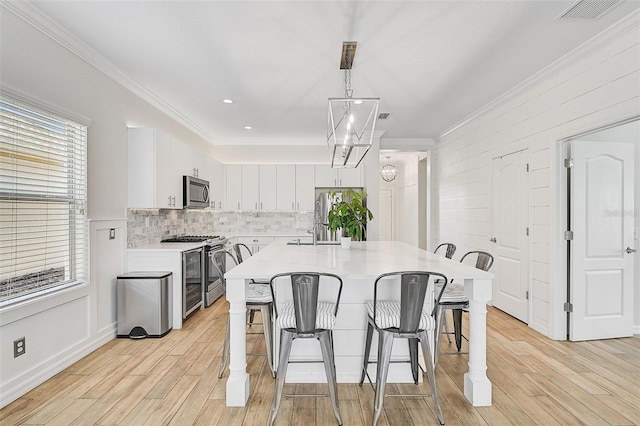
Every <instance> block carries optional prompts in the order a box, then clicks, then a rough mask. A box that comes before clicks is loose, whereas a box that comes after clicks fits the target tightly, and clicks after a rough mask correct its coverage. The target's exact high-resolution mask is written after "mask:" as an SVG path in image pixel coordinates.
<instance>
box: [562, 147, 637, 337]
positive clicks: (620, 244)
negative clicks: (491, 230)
mask: <svg viewBox="0 0 640 426" xmlns="http://www.w3.org/2000/svg"><path fill="white" fill-rule="evenodd" d="M633 150H634V146H633V145H632V144H625V143H611V142H592V141H588V142H587V141H571V145H570V153H571V154H570V155H571V157H572V158H573V162H574V164H573V167H571V169H570V176H571V180H570V190H569V191H570V206H571V207H570V226H571V230H572V231H573V240H572V241H571V243H570V249H569V250H570V272H569V273H570V301H571V303H572V305H573V306H572V308H573V312H571V313H570V315H569V319H570V322H569V338H570V339H571V340H592V339H606V338H614V337H624V336H631V335H632V334H633V272H634V271H633V260H634V258H633V256H634V254H633V253H632V251H633V249H634V247H633V220H634V218H633V209H634V204H633V191H634V160H633V159H634V151H633ZM635 248H637V247H635Z"/></svg>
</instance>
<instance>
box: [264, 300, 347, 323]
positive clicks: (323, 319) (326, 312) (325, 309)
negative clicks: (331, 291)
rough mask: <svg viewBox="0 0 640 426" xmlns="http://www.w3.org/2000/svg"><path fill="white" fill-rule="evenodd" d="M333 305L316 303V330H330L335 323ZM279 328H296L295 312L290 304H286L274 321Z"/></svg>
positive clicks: (334, 306) (334, 308)
mask: <svg viewBox="0 0 640 426" xmlns="http://www.w3.org/2000/svg"><path fill="white" fill-rule="evenodd" d="M335 311H336V305H335V303H323V302H320V303H318V310H317V312H316V329H318V330H320V329H325V330H332V329H333V326H334V324H335V323H336V316H335V315H334V312H335ZM276 322H277V324H278V327H279V328H296V310H295V306H294V304H293V303H292V302H288V303H286V304H285V305H284V307H283V308H282V309H281V310H280V312H279V315H278V319H277V320H276Z"/></svg>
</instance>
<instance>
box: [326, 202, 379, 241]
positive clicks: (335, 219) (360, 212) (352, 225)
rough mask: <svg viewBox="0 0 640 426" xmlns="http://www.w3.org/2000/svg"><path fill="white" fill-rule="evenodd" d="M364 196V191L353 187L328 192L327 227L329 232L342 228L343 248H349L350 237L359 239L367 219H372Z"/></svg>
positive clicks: (363, 232)
mask: <svg viewBox="0 0 640 426" xmlns="http://www.w3.org/2000/svg"><path fill="white" fill-rule="evenodd" d="M366 196H367V193H366V192H364V191H356V190H353V189H345V190H344V191H341V192H331V193H330V194H329V198H330V199H331V208H330V209H329V215H328V222H329V223H328V226H327V227H328V229H329V231H330V232H336V231H338V230H339V229H341V230H342V239H341V244H342V247H343V248H349V247H350V246H351V240H352V239H353V240H355V241H361V240H362V239H363V237H364V235H365V230H366V226H367V220H371V219H373V214H372V213H371V210H369V209H368V208H367V206H366V205H365V197H366Z"/></svg>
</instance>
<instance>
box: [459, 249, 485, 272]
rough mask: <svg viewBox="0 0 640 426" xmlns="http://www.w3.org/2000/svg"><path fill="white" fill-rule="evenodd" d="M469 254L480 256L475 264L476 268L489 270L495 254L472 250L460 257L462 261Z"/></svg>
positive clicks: (461, 261)
mask: <svg viewBox="0 0 640 426" xmlns="http://www.w3.org/2000/svg"><path fill="white" fill-rule="evenodd" d="M469 255H477V256H478V257H477V258H476V265H475V266H476V268H478V269H482V270H483V271H488V270H489V269H490V268H491V265H493V256H492V255H491V254H489V253H487V252H486V251H470V252H468V253H465V255H464V256H462V259H460V263H463V262H464V259H465V258H466V257H467V256H469Z"/></svg>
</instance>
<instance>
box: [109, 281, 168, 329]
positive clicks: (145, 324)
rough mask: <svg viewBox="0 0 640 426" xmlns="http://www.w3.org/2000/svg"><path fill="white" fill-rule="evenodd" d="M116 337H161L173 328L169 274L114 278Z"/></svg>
mask: <svg viewBox="0 0 640 426" xmlns="http://www.w3.org/2000/svg"><path fill="white" fill-rule="evenodd" d="M116 292H117V299H118V334H117V335H118V337H131V338H133V339H141V338H144V337H162V336H164V335H165V334H167V333H168V332H169V331H171V329H172V328H173V319H172V316H171V313H172V312H173V300H172V295H173V274H172V273H171V272H128V273H126V274H122V275H118V280H117V288H116Z"/></svg>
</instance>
